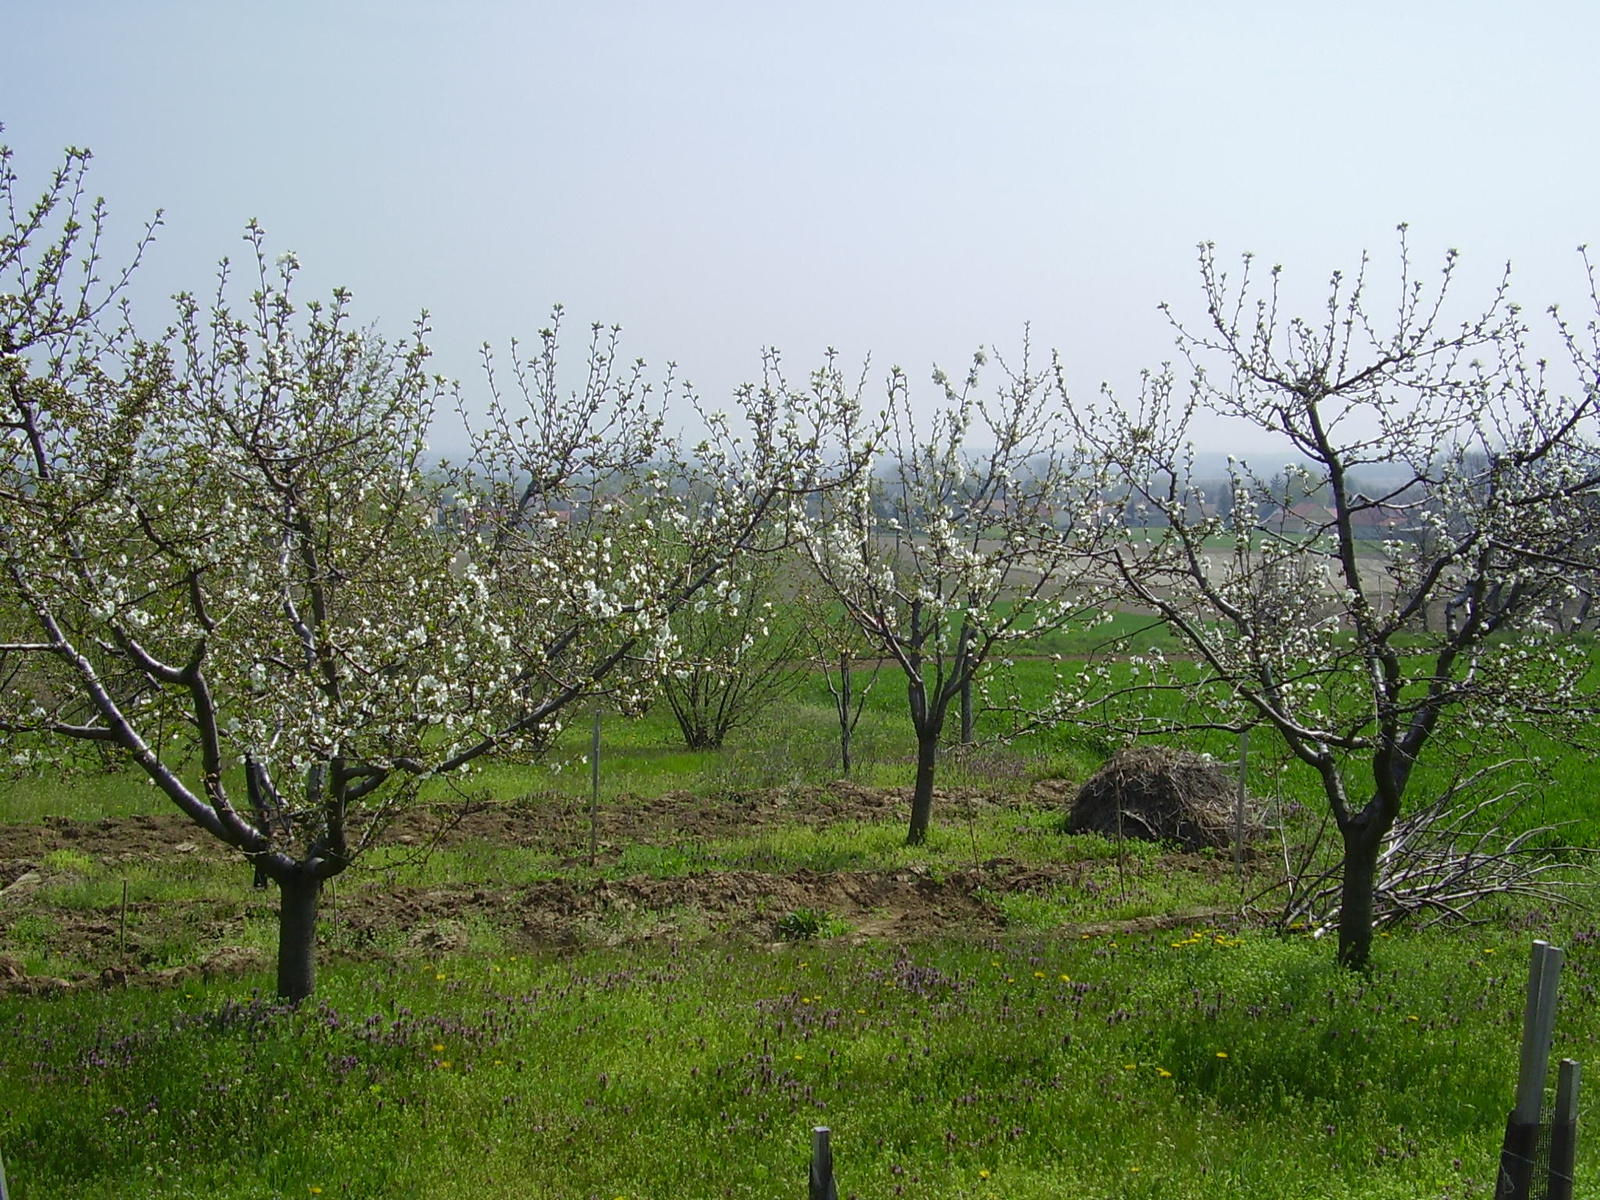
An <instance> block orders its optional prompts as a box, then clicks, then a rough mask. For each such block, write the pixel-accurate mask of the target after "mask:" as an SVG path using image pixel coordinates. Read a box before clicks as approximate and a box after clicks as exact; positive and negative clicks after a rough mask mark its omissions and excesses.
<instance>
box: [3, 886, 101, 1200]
mask: <svg viewBox="0 0 1600 1200" xmlns="http://www.w3.org/2000/svg"><path fill="white" fill-rule="evenodd" d="M117 957H118V958H127V957H128V881H127V880H126V879H124V880H123V881H122V923H121V924H120V925H119V926H118V927H117ZM0 1200H6V1198H5V1191H4V1189H0Z"/></svg>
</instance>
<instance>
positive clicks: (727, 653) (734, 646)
mask: <svg viewBox="0 0 1600 1200" xmlns="http://www.w3.org/2000/svg"><path fill="white" fill-rule="evenodd" d="M784 566H785V564H784V563H783V562H782V561H781V560H780V558H779V557H777V556H776V555H766V556H763V557H761V558H759V559H755V560H753V561H751V563H750V564H749V566H748V567H747V568H746V569H745V570H744V571H743V572H741V573H740V577H741V579H742V583H741V586H740V587H739V589H738V593H737V595H736V596H730V597H729V599H730V600H732V601H734V603H732V604H726V603H725V604H718V603H714V602H713V601H712V600H710V599H702V600H696V601H695V602H694V603H693V604H690V605H686V606H684V607H682V608H680V609H679V610H678V612H677V614H676V616H675V617H674V619H673V621H672V631H673V636H674V638H675V639H676V642H677V647H678V650H677V653H676V655H675V658H676V659H677V660H678V661H677V662H676V663H674V664H673V665H672V666H671V667H670V669H668V670H667V671H666V673H665V674H663V675H662V677H661V693H662V695H663V696H664V697H665V698H666V701H667V703H668V704H669V705H670V706H671V708H672V715H673V717H674V718H675V719H676V720H677V722H678V731H679V732H680V733H681V734H682V735H683V744H684V745H685V746H687V747H688V748H689V749H690V750H711V749H716V748H717V747H719V746H721V745H722V743H723V741H724V739H726V738H727V736H728V734H730V733H732V732H733V731H734V730H735V729H739V728H741V727H743V726H745V725H748V724H749V723H750V722H751V721H752V720H754V719H755V718H756V717H757V716H758V715H759V714H760V713H761V711H762V709H763V708H765V707H766V706H767V705H769V704H771V703H773V702H774V701H777V700H781V699H783V698H784V697H786V696H788V695H789V694H791V693H792V692H793V691H794V690H795V688H796V687H798V686H799V684H800V680H801V678H802V676H803V673H804V670H805V659H804V657H803V655H804V647H803V645H802V642H803V639H804V638H805V626H804V624H803V622H802V621H801V620H799V619H797V617H796V615H795V611H794V608H795V606H794V603H793V587H792V585H791V584H788V583H787V581H786V579H785V572H784Z"/></svg>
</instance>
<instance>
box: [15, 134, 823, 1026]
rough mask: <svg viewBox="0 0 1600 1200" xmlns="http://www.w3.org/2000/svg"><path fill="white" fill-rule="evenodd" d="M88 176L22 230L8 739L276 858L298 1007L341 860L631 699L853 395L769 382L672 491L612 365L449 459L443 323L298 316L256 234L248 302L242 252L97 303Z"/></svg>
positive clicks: (800, 476)
mask: <svg viewBox="0 0 1600 1200" xmlns="http://www.w3.org/2000/svg"><path fill="white" fill-rule="evenodd" d="M6 161H7V163H9V160H6ZM82 166H83V160H82V159H81V158H69V162H68V169H67V171H66V172H64V173H63V174H62V175H61V176H60V177H58V179H57V180H56V181H55V183H54V185H53V187H52V188H51V190H49V191H48V192H47V193H46V195H45V196H44V198H43V199H42V200H41V201H40V202H39V203H38V204H37V205H35V206H34V207H33V208H31V209H28V210H25V212H26V215H25V217H24V218H23V219H21V220H19V219H16V218H13V224H12V230H11V232H10V234H9V236H7V237H6V238H4V239H0V297H3V300H0V303H3V305H4V308H3V310H0V322H3V324H0V338H3V340H0V383H3V386H4V404H5V417H4V420H3V425H4V428H5V430H6V432H7V437H6V439H5V442H4V456H3V458H0V564H3V573H0V587H3V593H4V595H3V599H0V606H3V610H4V611H5V613H6V620H7V626H8V628H7V637H8V640H7V641H6V642H4V643H3V644H0V655H3V661H0V670H3V671H4V675H5V680H6V688H5V691H4V693H3V695H0V729H3V731H4V732H5V734H6V735H7V739H8V743H9V745H10V747H11V749H12V751H13V754H14V755H16V756H19V757H23V758H25V759H28V758H31V757H32V756H39V757H41V758H43V757H47V756H49V755H50V754H52V753H55V752H57V751H58V750H59V748H60V747H62V746H67V745H71V744H73V743H82V742H90V743H99V744H103V745H107V746H110V747H113V748H115V749H116V750H117V751H120V752H121V753H123V754H125V755H126V756H127V757H128V758H129V759H131V760H132V762H133V763H134V764H136V765H137V766H138V767H139V768H140V769H141V770H143V771H144V772H145V773H146V774H147V776H148V777H149V779H150V780H151V782H152V783H153V784H155V785H156V786H157V787H159V788H160V789H161V790H162V791H163V792H164V793H165V794H166V795H167V796H168V797H169V798H170V799H171V800H172V802H173V803H174V804H176V805H177V806H178V807H179V808H180V809H181V810H182V811H183V812H184V813H186V814H187V815H188V816H189V817H190V818H191V819H192V820H194V821H195V822H196V823H197V824H198V825H200V826H201V827H203V828H204V829H205V830H207V832H209V833H211V834H212V835H213V836H215V837H217V838H218V839H220V840H221V841H223V842H225V843H227V844H228V845H230V846H233V847H236V848H237V849H238V850H239V851H240V852H241V853H242V854H243V855H244V856H245V858H246V859H248V860H249V861H250V862H252V863H254V864H255V865H256V867H257V869H258V871H259V872H261V873H263V874H264V875H266V876H267V877H269V878H270V879H271V880H272V881H274V882H275V883H276V884H277V885H278V887H279V889H280V892H281V904H280V930H279V955H278V992H279V994H280V995H282V996H284V997H285V998H288V999H291V1000H298V999H301V998H304V997H305V996H308V995H310V994H311V993H312V991H313V989H314V987H315V946H316V921H317V909H318V903H319V898H320V894H321V889H322V885H323V884H324V882H325V881H326V880H328V879H330V878H332V877H333V876H335V875H337V874H339V873H340V872H342V871H344V870H346V869H347V868H348V867H349V866H350V865H351V864H352V863H353V862H354V861H356V860H357V858H358V857H359V856H360V854H361V852H362V851H363V850H365V849H366V848H367V847H368V846H370V845H371V844H372V843H373V841H374V839H375V838H376V837H377V835H378V834H379V833H380V832H381V831H382V829H383V827H384V825H385V824H386V822H387V821H388V820H389V819H390V818H391V817H392V816H393V815H394V814H395V812H396V811H397V810H398V809H399V808H400V807H401V806H403V805H404V804H406V803H407V802H408V801H410V800H411V799H412V798H413V797H415V795H416V793H417V790H418V788H419V787H420V786H421V784H422V783H423V782H424V781H426V780H428V779H430V778H433V777H438V776H449V775H452V774H454V773H455V772H457V771H460V770H462V769H464V768H467V767H468V766H469V765H470V764H472V763H473V762H475V761H476V760H478V759H480V758H482V757H483V756H485V755H488V754H492V753H496V752H505V751H517V750H519V749H528V748H532V749H535V750H537V749H538V748H539V747H540V746H542V745H543V744H545V742H546V741H547V739H548V737H549V736H550V732H551V730H552V729H553V728H554V727H555V726H556V725H557V724H558V721H559V716H560V713H561V712H562V710H563V709H564V708H565V707H566V706H568V705H569V704H571V703H572V702H573V701H574V700H575V699H577V698H579V697H583V696H589V695H594V694H596V693H598V692H602V691H604V690H605V689H606V688H608V687H612V686H614V683H613V681H615V680H619V679H621V680H624V683H623V684H622V686H621V689H620V690H621V693H622V695H623V698H624V699H625V700H627V701H629V702H633V703H637V702H640V701H641V700H642V698H643V696H644V692H643V690H642V689H643V687H644V686H645V682H644V681H648V680H650V679H653V678H655V677H657V676H658V675H659V672H660V670H661V660H662V658H663V657H664V656H666V655H669V654H670V653H671V650H672V638H671V634H670V621H669V618H670V615H671V613H672V611H673V610H674V609H675V608H676V607H678V606H681V605H683V604H685V603H691V602H693V601H694V600H695V599H696V598H697V597H698V596H700V595H701V594H702V593H705V594H709V595H712V596H714V597H717V598H718V600H719V601H720V602H722V603H728V604H732V603H736V597H735V596H734V595H733V590H732V589H731V588H730V587H728V586H727V585H725V584H724V583H723V579H724V577H725V576H726V575H727V574H728V573H729V572H732V571H736V570H737V568H738V565H739V563H740V562H741V561H742V556H743V555H744V554H746V553H747V552H748V551H750V550H752V549H755V548H758V547H759V544H760V543H761V542H762V540H763V539H764V538H765V537H766V534H765V532H764V531H765V530H766V529H768V528H770V526H771V525H772V522H773V520H774V519H775V518H777V517H780V516H782V515H784V514H786V513H787V512H788V510H789V508H790V507H791V506H793V505H799V504H803V503H804V499H805V496H806V494H807V492H808V490H809V489H811V488H814V487H819V486H825V485H826V484H827V483H828V482H829V481H830V480H831V478H832V476H831V475H830V470H829V469H828V468H825V467H823V466H821V465H820V464H822V463H824V462H826V461H830V457H829V455H828V453H827V452H826V451H825V450H824V449H823V448H822V442H823V440H824V439H826V438H827V437H829V436H830V433H829V429H830V426H829V424H828V422H829V421H831V420H832V419H833V418H834V416H835V415H836V414H835V413H834V411H833V410H828V411H826V412H823V411H819V410H818V409H816V408H811V409H809V410H806V411H805V412H800V411H791V410H790V409H789V408H788V407H787V405H786V404H783V403H777V402H774V403H771V404H763V401H762V397H761V396H759V395H758V394H756V393H751V395H750V396H749V397H748V398H749V399H750V400H751V401H752V411H751V412H749V413H748V414H747V419H748V421H749V424H750V425H751V427H752V429H753V430H754V431H755V432H754V443H755V444H754V445H746V444H744V443H742V442H740V443H735V442H733V440H732V439H723V440H719V439H716V438H713V439H711V440H709V441H708V442H707V443H706V445H705V447H704V448H703V453H700V454H698V455H695V456H694V457H693V459H692V462H690V463H688V465H686V466H685V468H684V469H685V470H689V471H691V473H692V475H693V478H694V481H695V489H694V490H693V492H692V493H691V492H689V491H685V490H679V491H677V492H674V491H673V489H671V488H669V487H666V486H664V485H662V484H661V483H660V481H659V480H658V479H657V478H655V477H653V476H652V475H651V473H650V472H649V471H648V470H645V469H643V468H642V466H641V464H642V462H643V460H644V458H645V457H646V456H647V455H648V453H649V447H650V446H652V445H653V444H658V443H657V438H656V435H657V432H658V429H657V427H656V425H655V424H654V420H655V419H654V418H653V417H652V416H650V414H649V411H648V409H647V407H644V405H646V404H647V403H648V402H647V401H646V400H642V399H641V396H640V393H639V392H637V391H630V390H629V389H627V388H622V389H618V388H617V387H613V386H610V385H609V384H606V383H605V382H604V381H603V379H602V380H601V381H600V382H599V383H596V379H597V377H596V376H595V374H594V373H593V371H591V385H590V386H588V387H587V388H586V389H585V390H584V391H583V392H581V393H579V394H577V395H575V396H572V397H566V398H560V401H559V403H560V406H562V411H561V413H559V414H557V413H552V412H550V411H548V406H547V407H540V406H538V405H535V406H534V411H533V413H532V414H531V415H529V416H528V419H526V420H520V419H509V420H507V421H505V422H503V423H501V424H498V425H495V426H494V428H493V429H492V431H491V432H490V433H489V434H488V435H487V436H486V437H485V438H484V440H483V445H484V447H485V449H484V451H483V452H482V454H481V455H480V464H479V465H480V466H481V465H485V464H487V465H488V466H490V467H492V468H494V470H495V471H496V472H500V471H501V470H502V469H504V470H505V471H507V472H509V471H510V470H513V469H514V470H516V471H517V472H518V475H517V476H516V477H514V478H513V477H511V476H510V475H509V474H499V473H497V474H487V473H480V474H478V475H471V474H464V475H462V476H460V477H457V478H452V477H450V476H448V475H447V474H446V473H444V472H441V471H439V470H437V469H430V468H429V464H428V463H427V460H426V447H425V442H424V437H425V434H426V432H427V430H428V427H429V424H430V421H431V420H432V419H433V416H434V413H435V409H436V408H437V407H438V406H439V403H440V401H441V399H443V398H444V396H445V395H446V391H445V388H444V385H443V384H442V383H441V382H440V381H439V380H437V379H435V378H433V377H430V376H429V375H427V374H426V372H425V369H424V368H425V363H426V358H427V349H426V346H425V345H424V342H423V340H422V339H423V336H424V334H425V327H424V326H423V325H421V324H419V325H418V327H417V329H416V330H415V331H414V333H413V335H412V336H411V337H410V338H408V339H405V340H403V341H401V342H399V343H395V344H391V343H388V342H386V341H384V340H382V339H381V338H378V337H376V336H375V335H373V334H371V333H368V332H364V331H362V330H359V329H356V328H353V327H352V326H351V322H350V317H349V314H348V301H347V297H346V296H345V295H344V294H342V293H336V294H335V296H334V298H333V300H332V302H331V304H329V305H327V306H322V305H317V304H309V305H306V306H305V307H304V308H300V307H298V306H297V304H296V303H295V301H294V300H293V298H292V295H291V292H292V282H293V277H294V273H295V263H294V261H293V259H292V257H290V256H286V257H285V258H283V259H280V260H279V261H278V262H277V263H276V264H273V263H272V262H270V261H269V259H268V256H267V255H266V253H265V251H264V249H263V239H262V235H261V233H260V231H259V230H258V229H255V228H254V227H252V228H251V230H250V232H249V234H248V237H249V240H250V243H251V246H252V249H253V251H254V264H253V265H254V278H253V281H252V291H251V294H250V295H249V298H248V301H247V303H245V304H244V305H242V306H240V308H239V309H235V307H234V306H233V304H232V302H231V301H230V299H229V296H230V291H231V282H230V279H229V276H228V272H227V269H226V267H225V268H224V272H223V276H222V279H221V282H220V285H219V287H218V290H217V294H216V297H215V299H214V300H212V301H211V302H210V303H209V304H207V305H204V306H202V305H201V304H200V303H199V302H198V301H196V300H195V299H194V298H192V297H187V296H184V297H180V298H179V307H178V318H177V322H176V324H175V326H174V327H173V329H172V330H171V331H170V332H169V333H168V335H167V336H166V337H165V338H164V339H163V340H162V341H160V342H157V343H144V342H139V341H138V340H136V339H135V338H134V337H133V335H132V333H131V331H130V329H129V327H128V324H127V322H126V321H121V322H112V321H110V320H108V314H112V313H114V312H115V309H114V307H113V304H114V300H115V287H116V285H115V284H114V285H113V287H112V288H111V289H103V288H101V287H100V285H99V284H98V282H97V273H98V270H99V267H100V261H99V258H98V254H97V249H96V248H97V245H98V238H99V233H100V226H101V221H100V216H99V210H98V209H96V210H94V216H93V218H92V219H91V221H90V225H89V227H88V231H87V233H86V232H85V229H84V227H83V226H82V224H81V223H80V221H79V218H78V213H79V209H80V207H81V204H80V202H79V196H80V194H81V188H80V186H79V185H80V184H81V169H82ZM74 172H76V173H74ZM3 178H4V181H5V186H6V189H7V192H8V195H7V198H8V199H9V198H10V197H9V190H10V188H11V187H12V183H13V180H12V177H11V175H10V174H9V172H7V173H6V174H5V175H4V176H3ZM9 211H10V212H12V213H14V214H15V213H18V212H19V211H24V210H19V209H18V208H17V207H16V206H15V205H11V206H9ZM63 214H64V216H63ZM52 216H54V217H55V218H62V219H60V223H59V233H58V234H57V235H56V236H55V239H54V240H53V241H51V242H50V243H49V244H48V245H45V246H39V245H38V244H37V239H38V238H39V237H40V236H41V233H42V231H43V230H44V229H45V228H47V226H48V225H49V222H50V221H51V220H52ZM85 239H86V243H85ZM241 313H242V315H241ZM601 345H602V347H603V343H601ZM546 354H547V360H542V361H548V362H550V363H552V364H553V354H554V339H553V333H552V334H551V335H550V337H549V338H548V339H547V341H546ZM608 361H609V358H608V357H607V356H605V355H604V354H603V361H602V364H601V365H602V366H603V365H604V362H608ZM594 366H595V364H594V363H593V362H592V363H591V367H592V368H593V367H594ZM495 411H496V413H497V414H499V415H503V412H502V406H500V405H499V402H498V400H497V401H496V410H495ZM812 418H815V420H813V419H812ZM541 422H543V423H541ZM659 444H660V445H665V443H659ZM496 456H498V457H496ZM831 461H834V462H836V463H837V462H838V461H839V460H838V459H837V457H836V456H835V457H834V458H833V459H832V460H831ZM513 464H514V465H513ZM530 480H532V481H534V483H531V484H530V482H529V481H530ZM508 498H509V499H508Z"/></svg>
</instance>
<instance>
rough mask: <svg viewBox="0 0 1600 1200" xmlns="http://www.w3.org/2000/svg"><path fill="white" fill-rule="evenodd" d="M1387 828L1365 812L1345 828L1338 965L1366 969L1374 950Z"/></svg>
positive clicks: (1359, 969)
mask: <svg viewBox="0 0 1600 1200" xmlns="http://www.w3.org/2000/svg"><path fill="white" fill-rule="evenodd" d="M1383 834H1384V829H1383V826H1382V824H1381V823H1380V822H1378V821H1375V820H1372V819H1370V817H1367V816H1366V814H1362V815H1361V816H1357V817H1355V818H1354V819H1353V820H1352V821H1351V822H1350V824H1349V826H1348V827H1347V828H1346V829H1345V830H1344V882H1343V886H1342V888H1341V890H1340V896H1339V964H1340V965H1341V966H1345V967H1351V968H1354V969H1355V970H1358V971H1361V970H1365V969H1366V966H1367V958H1368V956H1369V955H1370V954H1371V953H1372V914H1373V908H1374V902H1375V900H1376V896H1377V889H1378V851H1379V849H1380V848H1381V847H1382V846H1383Z"/></svg>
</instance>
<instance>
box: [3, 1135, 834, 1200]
mask: <svg viewBox="0 0 1600 1200" xmlns="http://www.w3.org/2000/svg"><path fill="white" fill-rule="evenodd" d="M828 1136H829V1134H828V1127H827V1126H826V1125H818V1126H817V1127H816V1128H815V1129H813V1130H812V1131H811V1194H810V1198H809V1200H839V1189H838V1188H837V1187H835V1186H834V1183H833V1147H832V1146H831V1145H829V1144H828ZM0 1200H5V1197H4V1196H0Z"/></svg>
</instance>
